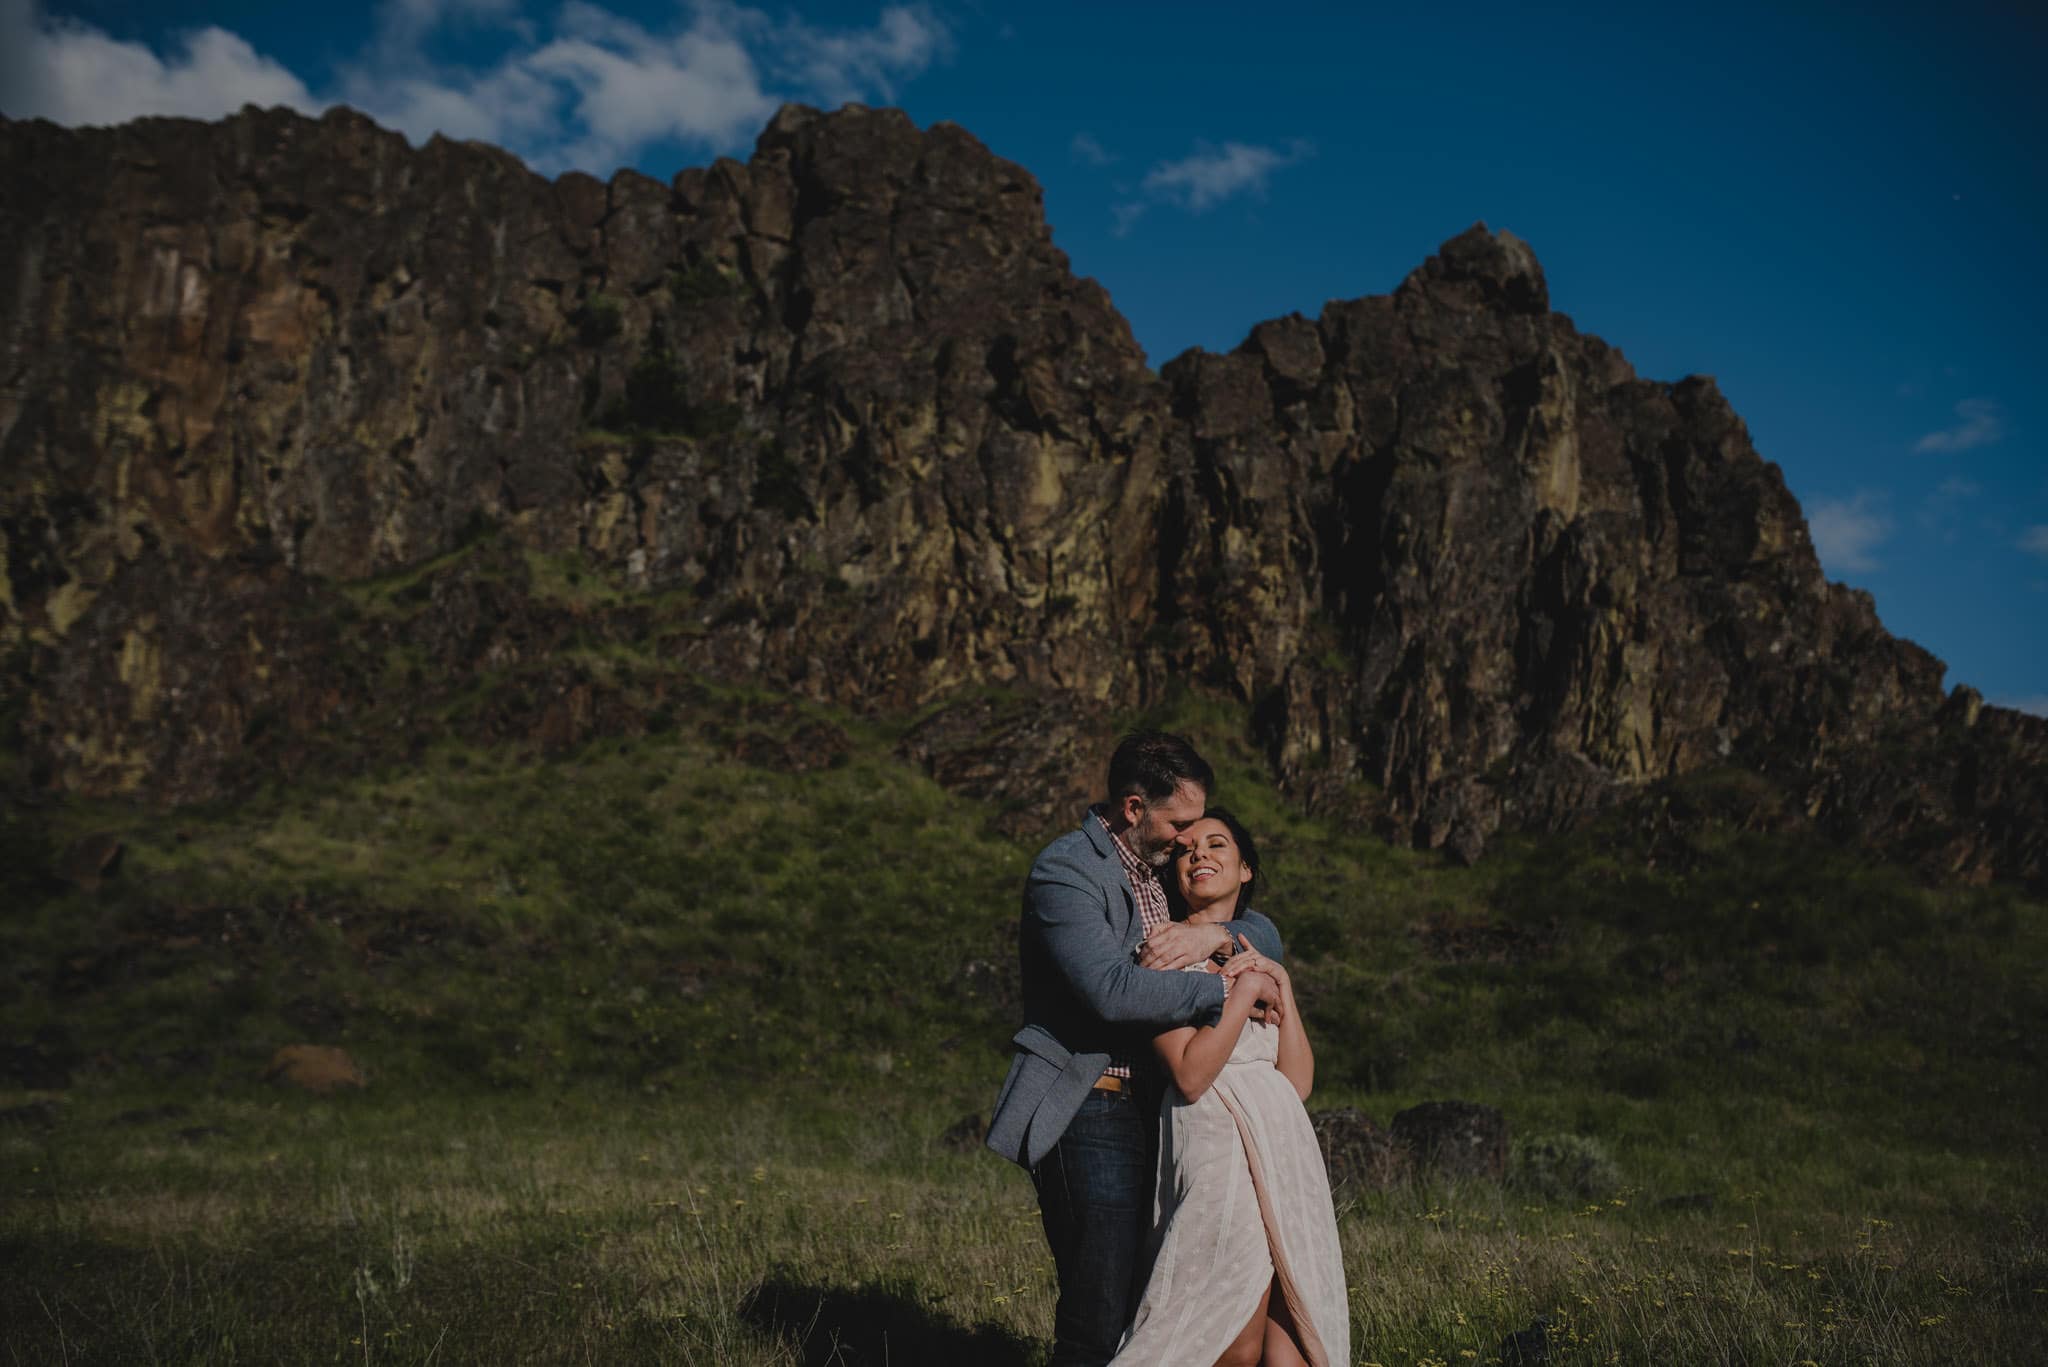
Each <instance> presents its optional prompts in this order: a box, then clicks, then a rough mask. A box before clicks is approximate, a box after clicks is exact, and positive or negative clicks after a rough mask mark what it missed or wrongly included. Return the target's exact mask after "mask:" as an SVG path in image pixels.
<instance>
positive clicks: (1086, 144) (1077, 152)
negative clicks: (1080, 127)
mask: <svg viewBox="0 0 2048 1367" xmlns="http://www.w3.org/2000/svg"><path fill="white" fill-rule="evenodd" d="M1067 147H1068V150H1069V151H1070V152H1072V153H1073V157H1074V160H1075V161H1078V162H1084V163H1086V164H1087V165H1089V166H1108V165H1110V164H1111V163H1112V162H1114V161H1115V160H1116V154H1115V153H1114V152H1112V151H1110V150H1109V149H1108V148H1107V147H1104V146H1103V145H1102V144H1101V143H1099V142H1097V141H1096V140H1095V135H1094V134H1092V133H1076V134H1074V140H1073V141H1072V142H1071V143H1069V144H1067Z"/></svg>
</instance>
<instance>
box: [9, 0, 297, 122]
mask: <svg viewBox="0 0 2048 1367" xmlns="http://www.w3.org/2000/svg"><path fill="white" fill-rule="evenodd" d="M0 48H4V49H5V51H6V53H7V56H6V57H5V58H0V63H4V65H0V81H4V84H0V108H4V109H5V111H6V113H8V114H10V115H12V116H13V117H15V118H45V119H50V120H52V121H54V122H56V123H62V124H70V125H74V126H76V125H81V124H116V123H126V122H127V121H128V120H130V119H138V118H143V117H145V116H147V115H172V116H177V117H183V118H194V119H215V118H219V117H221V116H222V115H224V114H231V113H233V112H234V111H235V110H237V109H240V108H241V107H242V106H243V105H245V104H257V105H265V106H268V105H279V104H282V105H290V106H291V107H292V108H294V109H300V110H305V111H306V112H308V113H312V112H315V111H317V110H318V109H319V107H320V106H319V105H318V104H317V103H316V102H315V101H314V99H313V96H312V93H311V92H310V91H308V90H307V89H306V86H305V83H304V82H303V81H301V80H300V79H299V78H298V77H297V76H294V75H293V74H292V73H291V72H289V71H287V70H286V69H285V68H284V67H283V66H282V65H281V64H280V63H278V62H276V61H274V60H272V59H271V58H269V57H265V56H263V55H262V54H261V53H259V52H257V51H256V49H254V48H253V47H251V46H249V44H248V43H247V42H246V41H244V40H243V39H241V38H239V37H237V36H236V35H234V34H232V33H229V32H228V31H227V30H226V29H222V28H215V27H207V28H200V29H194V30H191V31H190V32H187V33H184V34H181V35H179V37H178V38H177V40H176V43H175V44H174V47H173V49H172V50H171V51H170V52H169V53H168V55H166V56H158V55H157V54H156V53H154V52H152V51H150V49H149V48H148V47H146V46H144V45H143V44H141V43H127V42H120V41H118V40H116V39H114V38H110V37H108V36H107V35H106V34H105V33H103V32H101V31H100V30H99V29H96V28H93V27H91V26H90V25H88V24H83V23H80V22H78V21H76V20H72V19H62V18H52V17H50V16H47V15H45V14H43V13H42V10H41V6H40V5H38V4H37V3H36V0H0Z"/></svg>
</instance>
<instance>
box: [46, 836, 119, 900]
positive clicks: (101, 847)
mask: <svg viewBox="0 0 2048 1367" xmlns="http://www.w3.org/2000/svg"><path fill="white" fill-rule="evenodd" d="M124 848H125V847H124V846H123V845H122V844H121V841H120V839H119V837H117V836H114V835H111V834H109V833H108V832H105V831H99V832H95V833H94V834H92V835H86V836H80V837H79V838H78V839H77V840H74V841H72V842H71V845H70V848H68V849H66V850H65V851H64V858H63V860H62V861H61V862H60V863H59V865H58V868H59V870H60V871H61V872H62V874H63V876H64V877H66V878H68V879H70V880H71V881H72V882H73V883H76V884H77V885H78V886H79V887H80V888H82V889H83V890H85V891H86V892H98V891H99V890H100V885H101V884H102V883H104V882H106V881H107V879H109V878H112V877H113V876H114V875H115V874H116V873H119V872H120V871H121V852H122V850H123V849H124Z"/></svg>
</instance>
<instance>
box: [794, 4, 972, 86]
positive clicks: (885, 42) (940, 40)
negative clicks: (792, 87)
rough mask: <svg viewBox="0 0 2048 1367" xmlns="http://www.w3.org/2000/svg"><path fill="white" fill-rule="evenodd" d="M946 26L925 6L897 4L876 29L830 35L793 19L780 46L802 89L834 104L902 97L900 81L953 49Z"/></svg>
mask: <svg viewBox="0 0 2048 1367" xmlns="http://www.w3.org/2000/svg"><path fill="white" fill-rule="evenodd" d="M952 45H953V40H952V35H951V34H950V33H949V32H948V31H947V29H946V26H945V24H943V23H942V22H940V20H939V19H938V18H937V17H936V16H935V15H933V14H932V13H931V11H929V10H927V9H925V8H923V7H922V6H917V7H907V6H903V5H891V6H890V7H889V8H887V9H885V10H883V11H882V16H881V18H880V19H879V20H877V21H876V23H875V26H874V27H873V28H871V29H854V30H849V31H843V32H839V33H827V32H825V31H823V30H820V29H814V28H812V27H810V26H809V25H808V24H804V23H802V22H801V21H797V20H792V21H791V22H790V23H789V25H788V26H787V27H786V29H785V30H784V31H783V32H782V33H781V34H780V35H779V36H778V42H777V47H778V50H779V52H780V54H781V56H782V59H783V61H784V63H786V65H787V66H788V69H789V72H790V75H791V77H792V78H793V79H794V81H795V83H796V85H797V86H799V87H800V88H802V89H805V90H809V91H812V92H814V93H815V94H817V95H818V96H820V97H821V98H823V99H824V100H825V101H826V102H827V103H830V104H845V103H847V102H848V101H850V100H863V99H866V98H868V97H869V95H870V94H873V95H878V96H880V97H881V98H882V99H884V100H893V99H894V98H896V85H895V83H896V81H897V80H898V79H899V78H908V77H911V76H915V75H917V74H918V73H919V72H921V71H923V70H924V69H925V68H926V67H928V66H930V65H931V64H932V63H933V62H934V61H936V60H937V59H938V58H940V57H942V56H944V55H946V54H947V53H949V52H951V51H952Z"/></svg>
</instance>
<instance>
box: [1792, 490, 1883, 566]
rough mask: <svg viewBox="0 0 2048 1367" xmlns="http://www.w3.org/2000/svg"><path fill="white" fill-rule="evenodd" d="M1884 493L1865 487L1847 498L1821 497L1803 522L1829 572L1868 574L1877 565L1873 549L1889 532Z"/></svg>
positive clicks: (1822, 562)
mask: <svg viewBox="0 0 2048 1367" xmlns="http://www.w3.org/2000/svg"><path fill="white" fill-rule="evenodd" d="M1883 505H1884V496H1883V495H1882V494H1874V493H1871V492H1869V491H1868V490H1866V491H1864V492H1862V493H1859V494H1857V495H1856V496H1855V497H1853V498H1847V499H1822V500H1820V501H1819V502H1817V503H1815V504H1814V505H1813V511H1812V512H1811V513H1809V514H1808V515H1807V519H1806V525H1807V529H1808V531H1809V532H1811V533H1812V536H1813V549H1814V550H1815V551H1816V552H1818V553H1819V555H1820V561H1821V564H1822V565H1824V566H1826V567H1827V569H1828V572H1829V573H1831V574H1851V573H1854V574H1868V573H1870V572H1871V571H1873V570H1876V569H1879V568H1881V566H1880V565H1879V564H1878V561H1877V557H1876V556H1875V555H1874V554H1873V552H1874V551H1876V549H1877V548H1878V546H1879V545H1881V544H1882V543H1883V542H1884V540H1885V538H1886V537H1888V536H1890V535H1891V534H1892V520H1891V518H1889V517H1887V516H1886V515H1885V513H1884V507H1883Z"/></svg>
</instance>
